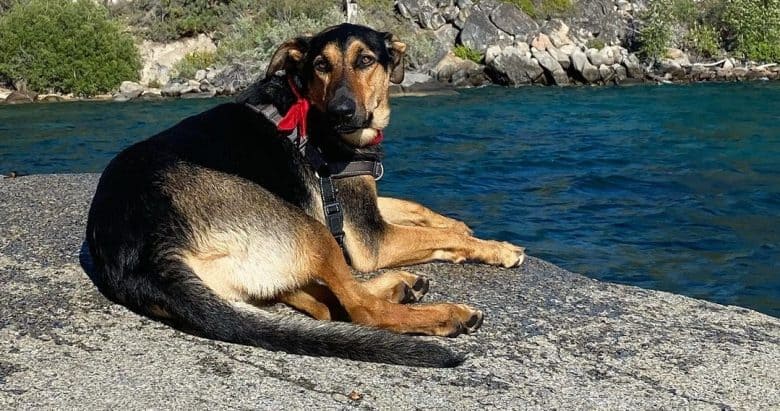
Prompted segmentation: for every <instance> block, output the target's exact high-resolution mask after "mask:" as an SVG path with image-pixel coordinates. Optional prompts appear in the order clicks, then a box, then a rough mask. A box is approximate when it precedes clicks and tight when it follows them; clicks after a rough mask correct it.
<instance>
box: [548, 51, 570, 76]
mask: <svg viewBox="0 0 780 411" xmlns="http://www.w3.org/2000/svg"><path fill="white" fill-rule="evenodd" d="M547 52H548V53H550V55H551V56H552V57H553V58H554V59H555V60H556V61H557V62H558V64H560V65H561V67H563V69H564V70H568V69H569V67H570V66H571V57H570V56H571V54H566V53H564V52H563V51H561V50H560V49H559V48H557V47H548V48H547Z"/></svg>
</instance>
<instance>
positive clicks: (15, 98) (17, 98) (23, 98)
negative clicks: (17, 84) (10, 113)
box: [5, 91, 37, 104]
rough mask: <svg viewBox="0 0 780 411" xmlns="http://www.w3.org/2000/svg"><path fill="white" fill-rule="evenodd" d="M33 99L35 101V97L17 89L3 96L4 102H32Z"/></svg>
mask: <svg viewBox="0 0 780 411" xmlns="http://www.w3.org/2000/svg"><path fill="white" fill-rule="evenodd" d="M36 96H37V95H36ZM33 101H35V97H33V96H31V95H29V94H26V93H22V92H19V91H12V92H11V94H9V95H7V96H6V97H5V103H6V104H22V103H32V102H33Z"/></svg>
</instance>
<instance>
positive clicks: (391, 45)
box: [385, 33, 406, 84]
mask: <svg viewBox="0 0 780 411" xmlns="http://www.w3.org/2000/svg"><path fill="white" fill-rule="evenodd" d="M385 44H386V45H387V51H388V52H389V53H390V81H392V82H393V83H395V84H399V83H401V82H402V81H404V54H406V43H403V42H402V41H401V40H398V37H396V36H395V35H394V34H392V33H385Z"/></svg>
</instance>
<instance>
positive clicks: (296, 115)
mask: <svg viewBox="0 0 780 411" xmlns="http://www.w3.org/2000/svg"><path fill="white" fill-rule="evenodd" d="M287 83H289V84H290V89H291V90H292V92H293V93H294V94H295V98H296V99H297V100H296V101H295V103H293V105H292V106H291V107H290V109H289V110H287V114H285V115H284V117H282V119H281V120H280V121H279V124H278V125H277V126H276V129H277V130H279V131H281V132H283V133H287V134H289V133H292V131H293V130H295V129H296V128H297V129H298V136H300V138H301V140H304V139H306V137H307V136H308V134H306V131H307V130H306V117H307V116H308V115H309V100H306V99H305V98H303V96H302V95H301V93H300V92H299V91H298V87H295V83H294V82H293V80H292V77H287ZM384 138H385V136H384V134H383V133H382V130H376V137H374V139H373V140H371V142H370V143H368V145H369V146H375V145H377V144H379V143H381V142H382V140H384Z"/></svg>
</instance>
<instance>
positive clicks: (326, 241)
mask: <svg viewBox="0 0 780 411" xmlns="http://www.w3.org/2000/svg"><path fill="white" fill-rule="evenodd" d="M312 228H313V229H316V230H317V232H316V233H312V234H313V235H311V236H308V238H310V239H316V240H319V241H316V243H318V244H317V245H316V247H317V249H313V250H310V251H311V254H309V255H311V256H313V257H314V258H312V259H311V260H310V262H311V263H312V266H311V267H312V269H313V273H312V276H313V277H314V278H316V279H317V280H319V281H321V282H322V283H323V284H324V285H325V286H326V287H328V289H330V291H332V292H333V294H334V295H335V296H336V298H337V299H338V301H339V303H340V304H341V306H343V307H344V309H345V310H346V312H347V314H348V315H349V318H350V319H351V320H352V321H353V322H355V323H359V324H363V325H368V326H372V327H378V328H384V329H387V330H391V331H395V332H399V333H412V334H425V335H439V336H455V335H458V334H461V333H471V332H474V331H476V330H477V329H478V328H479V326H480V325H481V324H482V319H483V314H482V312H481V311H478V310H475V309H473V308H471V307H469V306H467V305H463V304H448V303H439V304H417V305H403V304H396V303H393V302H390V301H388V300H387V299H386V298H383V297H378V296H376V295H374V294H373V293H372V292H371V291H370V290H369V287H367V286H366V285H365V284H364V283H361V282H359V281H358V280H357V279H355V278H354V277H353V276H352V274H351V272H350V269H349V266H348V265H347V263H346V261H345V260H344V258H343V256H342V253H341V249H340V248H339V246H338V244H337V243H336V241H335V240H334V239H333V237H332V236H330V235H329V233H328V231H327V229H326V228H325V227H324V226H321V225H319V226H312ZM313 243H314V241H310V242H308V243H307V245H308V246H315V245H314V244H313ZM397 275H398V274H392V275H391V276H397ZM389 277H390V276H388V278H389ZM380 283H381V281H380V282H377V283H375V285H376V286H377V288H379V287H378V285H379V284H380Z"/></svg>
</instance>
